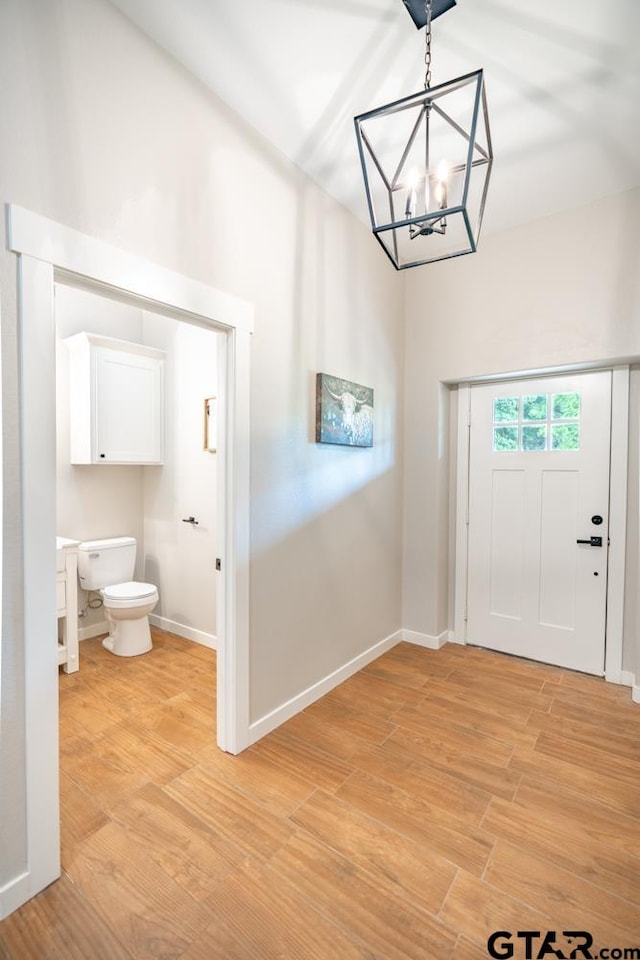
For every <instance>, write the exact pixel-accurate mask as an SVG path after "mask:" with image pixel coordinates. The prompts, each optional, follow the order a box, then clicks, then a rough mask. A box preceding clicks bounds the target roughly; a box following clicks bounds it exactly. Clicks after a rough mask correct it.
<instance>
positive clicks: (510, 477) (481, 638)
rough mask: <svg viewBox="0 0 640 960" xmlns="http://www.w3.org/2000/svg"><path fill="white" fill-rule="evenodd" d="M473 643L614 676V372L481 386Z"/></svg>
mask: <svg viewBox="0 0 640 960" xmlns="http://www.w3.org/2000/svg"><path fill="white" fill-rule="evenodd" d="M470 420H471V433H470V456H469V555H468V556H469V572H468V601H467V618H468V622H467V642H468V643H471V644H476V645H478V646H483V647H489V648H491V649H493V650H500V651H503V652H505V653H511V654H516V655H518V656H522V657H528V658H530V659H533V660H541V661H544V662H545V663H552V664H557V665H559V666H564V667H569V668H571V669H574V670H582V671H584V672H586V673H593V674H598V675H602V674H603V673H604V637H605V616H606V595H607V553H608V535H607V531H608V514H609V461H610V433H611V373H610V372H607V371H605V372H600V371H599V372H595V373H581V374H576V375H572V376H566V377H547V378H544V379H536V380H523V381H517V382H515V381H511V382H508V383H491V384H478V385H474V386H473V387H472V388H471V416H470Z"/></svg>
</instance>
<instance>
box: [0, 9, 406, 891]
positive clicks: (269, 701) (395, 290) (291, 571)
mask: <svg viewBox="0 0 640 960" xmlns="http://www.w3.org/2000/svg"><path fill="white" fill-rule="evenodd" d="M258 69H259V65H258ZM241 71H242V66H241V65H239V73H240V74H241ZM0 120H1V121H2V129H3V131H5V133H6V136H5V138H4V140H3V148H2V151H0V185H1V195H0V201H1V202H2V203H3V204H4V203H7V202H8V203H14V204H18V205H21V206H23V207H26V208H27V209H29V210H32V211H34V212H35V213H38V214H40V215H43V216H46V217H49V218H51V219H53V220H56V221H58V222H59V223H61V224H64V225H67V226H69V227H72V228H75V229H76V230H79V231H81V232H83V233H86V234H89V235H91V236H95V237H96V238H98V239H100V240H103V241H105V242H107V243H110V244H113V245H115V246H118V247H121V248H122V249H124V250H126V251H129V252H131V253H134V254H138V255H140V256H142V257H145V258H146V259H149V260H152V261H155V262H157V263H158V264H160V265H162V266H166V267H168V268H170V269H173V270H176V271H178V272H180V273H183V274H185V275H187V276H190V277H193V278H194V279H197V280H200V281H202V282H204V283H206V284H208V285H209V286H212V287H215V288H217V289H219V290H225V291H227V292H229V293H231V294H235V295H237V296H239V297H240V298H242V299H244V300H248V301H250V302H252V303H253V304H254V307H255V330H256V332H255V334H254V336H253V338H252V348H251V350H252V354H251V411H252V412H251V438H250V455H251V559H250V564H251V569H250V577H251V595H250V622H251V628H250V629H251V636H250V653H251V676H250V711H251V720H252V721H257V720H259V719H260V718H261V717H263V716H264V715H265V714H268V713H269V712H270V711H272V710H276V709H277V708H278V707H280V706H281V705H282V704H284V703H285V702H286V701H288V700H290V699H291V698H294V697H296V696H297V695H298V694H300V693H301V692H302V691H304V690H306V689H308V688H309V687H313V685H314V684H316V683H319V682H320V681H321V680H323V679H324V678H325V677H327V676H328V675H330V674H331V673H332V672H333V671H335V670H337V669H339V668H340V667H341V666H343V665H344V664H346V663H348V662H349V661H351V660H352V659H354V658H355V657H357V656H359V655H360V654H362V653H364V652H365V651H366V650H368V649H369V648H370V647H371V646H373V645H374V644H376V643H377V642H379V641H380V640H382V639H384V638H385V637H387V636H389V635H391V634H393V633H395V631H397V630H398V629H399V628H400V627H401V626H402V623H401V561H402V515H401V510H402V470H403V447H402V416H403V409H402V406H403V390H402V375H403V364H404V353H403V351H404V341H403V333H402V322H403V289H404V288H403V282H402V278H401V277H400V276H398V275H397V274H396V273H395V272H394V271H393V270H392V269H391V268H390V267H389V265H388V263H387V261H386V259H385V257H384V254H383V253H382V252H381V250H380V248H379V246H378V244H376V242H375V240H374V239H373V238H372V237H371V235H370V233H369V231H368V230H367V229H366V228H365V227H364V226H363V225H362V224H361V223H359V222H357V221H356V220H355V219H354V218H353V217H352V216H351V215H350V214H349V213H348V212H347V211H346V210H345V209H343V208H342V207H340V206H339V205H338V204H337V203H335V202H334V201H333V200H332V199H330V198H329V197H328V196H327V195H326V194H324V193H323V192H322V191H321V190H320V188H319V187H318V186H317V185H316V184H314V183H313V182H312V181H310V180H309V179H308V178H307V177H305V176H304V175H303V174H302V173H301V171H300V170H299V169H298V168H297V167H295V166H294V165H293V164H292V163H290V162H289V161H288V160H287V159H286V158H284V157H283V156H282V155H281V154H279V153H278V152H277V151H275V150H274V149H273V148H271V147H270V146H269V145H267V144H266V143H265V141H264V140H262V139H261V138H260V137H259V136H258V135H257V134H256V133H255V132H253V131H252V130H250V129H249V128H248V127H247V126H246V125H245V124H243V123H242V122H241V121H240V120H239V119H238V118H237V117H236V116H235V115H233V114H232V113H231V111H230V110H229V109H228V108H227V107H226V106H225V105H223V104H222V103H220V102H219V101H218V100H216V98H215V97H213V96H212V95H211V94H209V93H208V92H207V91H206V89H205V88H204V87H203V85H202V84H200V83H199V82H197V81H195V80H194V79H193V78H192V77H190V76H189V75H188V74H187V73H186V72H185V71H184V70H183V69H182V68H181V67H179V66H178V65H177V64H176V63H175V62H174V61H173V60H172V59H171V58H170V57H169V56H168V55H166V54H165V53H163V52H162V51H161V50H160V49H159V48H158V47H157V46H156V45H155V44H153V43H152V42H151V41H150V40H149V39H148V38H146V37H145V36H144V35H143V34H142V33H141V32H140V31H138V30H137V29H136V28H135V27H134V26H133V25H132V24H131V22H130V21H128V20H127V19H126V18H125V17H124V16H123V15H122V14H121V13H120V12H119V11H118V10H117V9H116V8H115V7H114V6H113V5H112V4H111V3H109V2H108V0H48V2H46V3H42V2H41V0H3V2H2V3H0ZM16 272H17V271H16V258H15V256H14V255H12V254H10V253H8V252H7V250H6V246H3V248H2V251H0V279H1V281H2V286H1V289H0V296H1V303H0V316H1V319H2V331H1V336H2V351H3V356H2V376H3V381H2V399H3V410H2V416H3V511H4V514H3V515H4V530H3V533H4V540H3V551H4V555H3V560H4V564H3V571H4V580H3V602H4V603H5V605H6V606H5V608H4V610H3V633H2V683H3V690H4V691H8V695H7V697H6V699H5V698H4V697H3V700H2V704H1V709H2V750H3V754H2V759H3V767H2V770H0V783H2V791H3V792H2V795H1V797H0V803H1V804H2V809H0V825H1V827H0V829H1V830H2V833H3V836H2V838H1V840H2V843H3V857H2V864H1V866H0V870H1V871H2V872H1V873H0V888H1V887H2V885H3V883H5V882H9V881H11V880H12V878H15V877H16V876H17V875H18V874H20V872H21V871H22V870H24V868H25V864H26V860H25V858H26V849H25V832H24V823H25V793H24V712H23V700H22V696H23V691H24V675H23V651H24V621H23V616H22V611H21V608H20V600H19V598H20V596H21V595H22V573H21V564H22V553H21V551H22V544H21V533H20V531H21V513H20V477H19V443H20V438H19V433H18V423H19V420H18V412H19V411H18V406H17V396H18V391H17V384H18V352H17V350H18V313H17V304H16ZM318 371H322V372H326V373H330V374H335V375H337V376H339V377H343V378H345V379H348V380H353V381H355V382H357V383H361V384H365V385H367V386H371V387H373V389H374V397H375V399H374V405H375V426H374V430H375V438H374V439H375V445H374V446H373V447H372V448H369V449H355V448H346V447H332V446H328V445H319V444H316V443H315V442H314V439H315V437H314V409H315V397H314V384H315V375H316V373H317V372H318ZM24 440H25V442H28V438H24ZM52 642H53V639H52Z"/></svg>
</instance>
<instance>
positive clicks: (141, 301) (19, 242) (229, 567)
mask: <svg viewBox="0 0 640 960" xmlns="http://www.w3.org/2000/svg"><path fill="white" fill-rule="evenodd" d="M7 214H8V217H7V219H8V227H9V248H10V249H11V250H12V251H13V252H14V253H16V254H17V255H18V296H19V304H20V310H19V324H20V413H21V418H20V419H21V430H22V444H21V475H22V530H23V544H24V548H23V591H24V593H23V604H24V644H25V748H26V749H25V767H24V779H25V794H26V810H27V822H26V834H27V848H28V865H27V870H26V871H25V873H24V874H23V875H22V876H21V877H20V878H18V880H17V881H16V888H15V890H12V891H11V892H10V896H7V903H8V904H9V906H10V909H11V910H13V909H15V908H16V907H17V906H20V905H21V903H24V902H25V901H26V900H28V899H29V898H30V897H32V896H34V895H35V894H36V893H38V892H39V891H40V890H42V889H43V888H44V887H45V886H47V885H48V884H49V883H51V882H52V881H53V880H55V879H56V878H57V877H58V876H59V875H60V834H59V796H58V732H57V730H58V662H57V659H58V653H57V643H56V642H55V641H56V638H57V628H56V624H57V616H56V610H57V603H56V536H57V534H58V531H57V529H56V484H55V477H56V450H55V437H56V423H55V287H56V284H58V285H63V286H65V287H76V288H80V289H84V290H86V291H89V292H93V293H94V294H100V295H102V296H106V297H108V298H110V299H113V300H114V301H118V302H121V303H131V304H135V305H137V306H138V307H140V308H141V309H143V310H147V311H149V312H150V313H154V314H159V315H161V316H165V317H167V316H168V317H171V318H173V319H174V320H180V321H186V322H188V323H191V324H195V325H199V326H201V327H203V328H208V329H214V330H217V331H219V333H220V334H221V336H220V341H221V349H220V350H219V357H218V421H219V435H220V437H221V438H222V440H221V443H220V452H219V454H218V456H217V471H216V482H217V492H218V498H217V499H218V503H219V504H220V508H219V509H218V515H219V517H220V521H221V530H220V536H219V556H220V558H221V569H220V573H218V574H217V577H218V588H217V598H218V617H217V626H216V630H217V636H218V646H219V650H218V702H217V742H218V746H219V747H220V748H221V749H223V750H225V751H227V752H230V753H239V752H240V751H241V750H242V749H244V748H245V747H246V746H248V744H249V739H250V735H249V680H248V674H249V655H248V625H249V613H248V603H249V562H248V559H249V359H250V339H251V332H252V329H253V310H252V308H251V306H250V305H249V304H246V303H244V302H243V301H240V300H237V299H235V298H233V297H231V296H229V295H227V294H224V293H221V292H219V291H216V290H214V289H212V288H209V287H206V286H205V285H203V284H201V283H198V282H196V281H193V280H191V279H189V278H187V277H184V276H182V275H180V274H176V273H174V272H172V271H169V270H166V269H164V268H160V267H158V266H157V265H155V264H153V263H151V262H149V261H146V260H143V259H141V258H138V257H134V256H131V255H130V254H127V253H125V252H123V251H121V250H118V249H116V248H114V247H111V246H110V245H107V244H103V243H101V242H100V241H97V240H95V239H94V238H91V237H88V236H86V235H83V234H80V233H78V232H77V231H74V230H70V229H69V228H67V227H64V226H62V225H60V224H57V223H55V222H53V221H51V220H47V219H46V218H44V217H40V216H38V215H37V214H34V213H31V212H30V211H27V210H24V209H22V208H20V207H15V206H9V207H8V208H7Z"/></svg>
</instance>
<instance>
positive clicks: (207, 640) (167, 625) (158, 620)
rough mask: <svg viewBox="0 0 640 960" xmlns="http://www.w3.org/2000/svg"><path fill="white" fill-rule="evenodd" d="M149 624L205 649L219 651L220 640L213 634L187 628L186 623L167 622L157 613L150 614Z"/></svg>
mask: <svg viewBox="0 0 640 960" xmlns="http://www.w3.org/2000/svg"><path fill="white" fill-rule="evenodd" d="M149 623H150V624H151V625H152V626H153V627H160V629H161V630H167V631H168V633H175V634H177V636H179V637H184V639H185V640H193V641H194V643H199V644H201V645H202V646H203V647H210V648H211V649H212V650H217V649H218V638H217V637H216V636H215V634H213V633H204V631H203V630H194V628H193V627H187V626H185V624H184V623H176V621H175V620H167V618H166V617H158V616H156V614H155V613H150V614H149Z"/></svg>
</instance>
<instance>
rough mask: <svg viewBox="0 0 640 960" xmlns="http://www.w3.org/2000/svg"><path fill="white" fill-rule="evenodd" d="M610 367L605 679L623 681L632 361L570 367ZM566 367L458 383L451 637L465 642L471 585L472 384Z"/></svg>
mask: <svg viewBox="0 0 640 960" xmlns="http://www.w3.org/2000/svg"><path fill="white" fill-rule="evenodd" d="M594 370H602V371H610V372H611V374H612V376H611V460H610V480H609V539H610V541H611V543H610V546H609V558H608V561H609V568H608V576H607V601H606V602H607V617H606V627H605V670H604V676H605V680H607V681H608V682H609V683H620V684H622V683H624V676H623V671H622V653H623V627H624V580H625V560H626V543H627V465H628V459H629V364H616V365H606V364H605V365H602V364H597V365H596V364H592V363H589V364H584V365H576V366H572V367H571V372H572V373H588V372H593V371H594ZM566 373H567V367H562V368H556V369H555V370H554V369H549V368H546V369H545V370H542V371H540V370H531V371H526V372H524V371H519V372H518V373H513V374H496V375H495V376H490V377H478V378H475V379H469V380H465V381H459V382H458V383H457V388H458V421H457V426H456V430H457V446H456V451H457V470H456V506H455V515H456V536H455V573H454V584H455V586H454V623H453V634H454V636H453V639H454V640H455V641H456V642H457V643H462V644H466V642H467V590H468V579H469V452H470V451H469V442H470V430H471V424H470V410H471V387H473V386H474V385H476V384H480V383H500V382H501V381H506V382H509V381H511V382H513V381H516V380H529V379H534V378H538V377H553V376H562V375H566Z"/></svg>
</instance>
